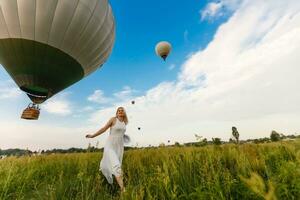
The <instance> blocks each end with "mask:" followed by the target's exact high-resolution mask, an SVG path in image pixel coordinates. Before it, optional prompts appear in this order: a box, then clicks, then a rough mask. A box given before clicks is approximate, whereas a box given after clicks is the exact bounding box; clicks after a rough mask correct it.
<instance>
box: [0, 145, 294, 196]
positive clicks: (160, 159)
mask: <svg viewBox="0 0 300 200" xmlns="http://www.w3.org/2000/svg"><path fill="white" fill-rule="evenodd" d="M101 156H102V155H101V154H99V153H85V154H83V153H81V154H60V155H59V154H57V155H48V156H46V155H42V156H38V157H22V158H7V159H4V160H1V161H0V199H26V200H27V199H47V200H48V199H120V198H121V199H160V200H163V199H218V200H219V199H267V200H272V199H273V200H275V199H295V200H296V199H300V141H299V140H298V141H291V142H278V143H268V144H244V145H240V146H236V145H230V144H226V145H221V146H206V147H164V148H152V149H139V150H129V151H126V152H125V155H124V162H123V171H124V179H125V184H126V192H125V193H124V194H122V195H121V194H120V192H119V189H118V186H117V184H116V183H114V185H113V186H111V185H109V184H108V183H107V182H106V180H105V179H104V176H102V174H100V173H99V171H98V170H99V161H100V159H101Z"/></svg>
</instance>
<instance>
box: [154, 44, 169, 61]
mask: <svg viewBox="0 0 300 200" xmlns="http://www.w3.org/2000/svg"><path fill="white" fill-rule="evenodd" d="M171 49H172V46H171V44H170V43H169V42H166V41H162V42H159V43H157V45H156V46H155V52H156V54H157V55H158V56H159V57H161V58H162V59H164V61H165V60H166V58H167V57H168V55H169V54H170V52H171Z"/></svg>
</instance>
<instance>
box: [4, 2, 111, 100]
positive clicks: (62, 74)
mask: <svg viewBox="0 0 300 200" xmlns="http://www.w3.org/2000/svg"><path fill="white" fill-rule="evenodd" d="M0 8H1V9H0V63H1V64H2V65H3V66H4V68H5V69H6V71H7V72H8V73H9V74H10V76H11V77H12V79H13V80H14V81H15V82H16V84H17V85H18V86H19V87H20V89H21V90H23V91H24V92H26V93H27V95H28V96H29V97H30V98H31V100H32V101H33V102H34V103H42V102H44V101H45V100H47V99H48V98H50V97H51V96H53V95H54V94H56V93H58V92H60V91H62V90H63V89H65V88H67V87H68V86H70V85H72V84H74V83H76V82H77V81H79V80H81V79H82V78H84V77H85V76H87V75H89V74H90V73H92V72H93V71H95V70H96V69H97V68H99V67H100V66H102V64H103V63H104V62H105V61H106V60H107V59H108V57H109V55H110V53H111V51H112V48H113V44H114V40H115V22H114V18H113V13H112V9H111V7H110V5H109V3H108V1H107V0H0Z"/></svg>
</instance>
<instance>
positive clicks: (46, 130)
mask: <svg viewBox="0 0 300 200" xmlns="http://www.w3.org/2000/svg"><path fill="white" fill-rule="evenodd" d="M110 3H111V6H112V8H113V12H114V16H115V20H116V33H117V34H116V42H115V46H114V48H113V52H112V54H111V56H110V57H109V59H108V61H107V63H105V64H104V65H103V67H102V68H100V69H98V70H97V71H95V72H94V73H92V74H91V75H89V76H88V77H86V78H84V79H83V80H81V81H80V82H78V83H76V84H74V85H72V86H70V87H69V88H67V89H66V90H64V91H62V92H61V93H59V94H57V95H55V96H54V97H53V98H51V99H49V100H48V101H47V102H45V103H44V105H43V106H42V111H41V116H40V119H39V120H38V121H24V120H21V119H20V114H21V111H22V110H23V109H24V107H26V106H27V104H28V103H29V99H28V98H27V97H26V96H25V95H24V94H22V93H21V92H20V91H19V90H18V88H17V87H16V85H15V84H14V83H13V82H12V81H10V77H9V76H8V75H7V73H6V72H5V70H4V69H2V68H1V69H0V110H1V112H0V137H1V140H0V148H2V149H5V148H12V147H19V148H27V147H28V148H30V149H51V148H70V147H87V145H88V143H92V144H96V142H97V141H99V144H100V146H103V145H104V144H105V141H106V137H107V133H106V134H103V135H101V136H99V137H97V138H96V139H92V140H91V139H90V140H87V139H85V138H84V135H85V134H87V133H93V132H95V131H96V130H98V129H99V128H101V127H102V126H103V125H104V124H105V123H106V121H107V120H108V119H109V118H110V117H112V116H114V113H115V110H116V107H117V106H125V108H126V110H127V112H128V115H129V120H130V123H129V124H128V127H127V134H129V135H130V136H131V138H132V143H131V144H130V146H136V145H139V146H148V145H149V144H151V145H158V144H159V143H161V142H165V143H166V141H168V140H170V141H171V142H170V143H171V144H173V143H175V142H176V141H177V142H180V143H183V142H191V141H195V136H194V135H195V134H198V135H201V136H203V137H206V138H207V139H209V140H210V139H211V138H212V137H220V138H222V139H223V140H228V139H229V138H230V135H231V127H232V126H236V127H238V130H239V132H240V135H241V139H247V138H258V137H268V136H269V135H270V132H271V131H272V130H276V131H278V132H281V133H284V134H295V133H300V123H299V122H300V104H299V102H300V93H299V92H298V91H299V90H300V84H299V83H298V80H300V71H299V69H300V68H299V63H300V57H299V53H300V29H299V27H300V11H299V10H300V3H299V1H297V0H287V1H284V2H283V1H282V0H272V1H261V0H218V1H199V0H198V1H196V0H195V1H194V0H190V1H171V0H167V1H158V0H153V1H137V0H129V1H117V0H111V1H110ZM161 40H167V41H169V42H170V43H172V47H173V49H172V52H171V54H170V56H169V58H168V60H167V62H163V61H162V60H161V59H160V58H158V57H157V56H156V54H155V51H154V48H155V45H156V43H157V42H159V41H161ZM283 75H284V76H283ZM287 77H289V78H287ZM132 99H134V100H135V101H136V104H135V105H134V106H133V105H131V104H130V101H131V100H132ZM137 127H142V130H141V131H138V130H137Z"/></svg>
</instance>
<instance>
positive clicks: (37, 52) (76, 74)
mask: <svg viewBox="0 0 300 200" xmlns="http://www.w3.org/2000/svg"><path fill="white" fill-rule="evenodd" d="M0 63H1V64H2V65H3V66H4V68H5V69H6V71H7V72H8V73H9V75H10V76H11V77H12V78H13V79H14V81H15V82H16V84H17V85H18V86H19V87H20V88H21V89H22V90H23V91H25V92H26V93H27V94H28V93H29V94H28V96H29V97H30V99H31V100H32V101H33V102H34V103H42V102H44V101H45V100H47V99H48V98H50V97H51V96H53V95H54V94H56V93H58V92H60V91H62V90H63V89H65V88H67V87H69V86H70V85H72V84H74V83H76V82H77V81H79V80H81V79H82V78H83V77H84V70H83V67H82V66H81V65H80V64H79V63H78V62H77V61H76V60H75V59H74V58H73V57H71V56H70V55H68V54H67V53H65V52H63V51H62V50H60V49H57V48H54V47H51V46H50V45H47V44H43V43H40V42H37V41H32V40H26V39H15V38H10V39H0ZM41 96H44V97H43V98H42V97H41Z"/></svg>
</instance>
